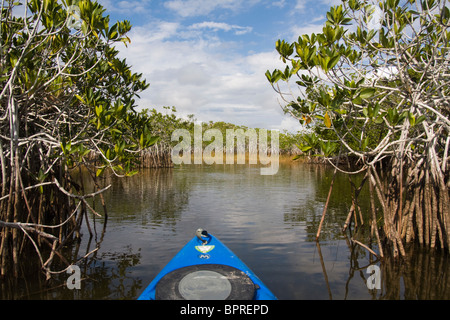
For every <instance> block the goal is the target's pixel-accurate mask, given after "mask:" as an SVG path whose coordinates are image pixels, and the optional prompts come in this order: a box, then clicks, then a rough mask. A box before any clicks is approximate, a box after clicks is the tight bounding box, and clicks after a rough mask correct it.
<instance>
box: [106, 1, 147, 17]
mask: <svg viewBox="0 0 450 320" xmlns="http://www.w3.org/2000/svg"><path fill="white" fill-rule="evenodd" d="M98 2H99V3H100V4H101V5H102V6H103V7H104V8H106V9H107V10H108V12H109V13H111V12H113V13H120V14H126V15H130V14H145V13H148V12H149V9H148V8H149V3H150V2H151V0H128V1H127V0H122V1H114V0H98Z"/></svg>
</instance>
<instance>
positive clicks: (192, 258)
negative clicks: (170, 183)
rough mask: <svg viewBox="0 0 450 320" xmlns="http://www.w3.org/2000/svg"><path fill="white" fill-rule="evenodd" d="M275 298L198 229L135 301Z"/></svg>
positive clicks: (243, 265)
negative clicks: (195, 234)
mask: <svg viewBox="0 0 450 320" xmlns="http://www.w3.org/2000/svg"><path fill="white" fill-rule="evenodd" d="M225 299H226V300H252V299H253V300H275V299H276V297H275V295H274V294H273V293H272V292H271V291H270V290H269V289H268V288H267V287H266V285H265V284H264V283H263V282H262V281H261V280H260V279H259V278H258V277H257V276H256V275H255V274H254V273H253V272H252V271H251V270H250V268H249V267H248V266H247V265H245V264H244V262H242V261H241V260H240V259H239V258H238V257H237V256H236V255H235V254H234V253H233V252H232V251H231V250H230V249H229V248H227V247H226V246H225V245H224V244H223V243H222V242H220V241H219V239H217V238H216V237H214V236H213V235H211V234H208V233H207V232H206V231H203V230H202V229H199V230H197V236H195V237H194V238H193V239H192V240H190V241H189V242H188V243H187V244H186V245H185V246H184V247H183V248H182V249H181V250H180V251H179V252H178V253H177V255H176V256H175V257H174V258H173V259H172V260H171V261H170V262H169V263H168V264H167V265H166V266H165V267H164V268H163V269H162V270H161V272H160V273H159V274H158V275H157V276H156V277H155V278H154V279H153V281H152V282H151V283H150V284H149V285H148V287H147V288H146V289H145V290H144V291H143V292H142V294H141V295H140V296H139V298H138V300H225Z"/></svg>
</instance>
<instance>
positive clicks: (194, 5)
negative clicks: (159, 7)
mask: <svg viewBox="0 0 450 320" xmlns="http://www.w3.org/2000/svg"><path fill="white" fill-rule="evenodd" d="M246 2H247V3H248V2H249V1H248V0H247V1H244V0H172V1H167V2H165V4H164V6H165V7H166V8H168V9H170V10H172V11H175V12H176V13H177V14H178V15H180V16H182V17H193V16H202V15H208V14H210V13H211V12H213V11H214V10H217V9H228V10H232V11H237V10H239V9H240V8H241V7H242V4H243V3H246ZM247 3H246V5H247Z"/></svg>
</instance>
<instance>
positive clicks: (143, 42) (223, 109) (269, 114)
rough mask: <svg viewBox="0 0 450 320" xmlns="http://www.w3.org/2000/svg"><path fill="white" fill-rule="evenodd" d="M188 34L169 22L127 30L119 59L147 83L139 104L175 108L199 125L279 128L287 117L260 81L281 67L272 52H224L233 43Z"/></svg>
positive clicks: (265, 84) (265, 81)
mask: <svg viewBox="0 0 450 320" xmlns="http://www.w3.org/2000/svg"><path fill="white" fill-rule="evenodd" d="M204 26H206V25H204ZM222 27H224V28H225V27H226V26H222ZM230 30H233V29H230ZM190 32H192V30H191V29H189V27H183V26H181V25H179V24H176V23H169V22H159V23H157V24H156V25H155V23H151V24H149V25H147V26H142V27H135V28H133V29H132V30H131V32H130V34H129V37H130V38H131V45H129V46H128V48H123V49H121V55H122V56H123V57H125V58H127V62H128V63H129V64H130V65H131V66H132V69H133V70H134V72H139V73H143V74H144V77H145V78H146V79H147V81H148V82H150V87H149V88H148V89H147V90H146V91H145V92H143V93H141V94H140V96H141V98H142V99H141V100H140V102H139V105H140V106H141V107H143V108H157V109H161V108H162V106H175V107H176V108H177V110H178V113H179V115H180V116H186V115H188V114H195V117H196V118H197V119H198V120H200V121H205V122H207V121H210V120H212V121H226V122H231V123H235V124H240V125H247V126H250V127H264V128H267V129H272V128H279V127H280V125H281V122H282V121H283V119H285V118H286V117H287V116H285V115H284V114H283V112H282V110H281V109H280V107H279V104H278V101H277V98H278V95H277V94H276V93H275V92H274V91H273V90H272V88H271V86H270V84H269V83H268V81H267V79H266V77H265V72H266V70H268V69H269V70H273V69H275V68H282V63H281V61H280V60H279V58H278V55H277V53H276V52H275V51H272V52H262V53H255V54H248V55H242V54H238V53H236V51H234V50H231V51H230V50H229V48H233V46H236V44H235V43H232V42H230V41H228V42H225V41H222V40H219V39H210V38H208V39H207V40H205V39H204V38H202V37H199V35H197V36H195V37H194V36H190V37H189V33H190ZM183 33H184V34H185V37H183V38H181V37H179V35H180V34H183ZM177 35H178V36H177Z"/></svg>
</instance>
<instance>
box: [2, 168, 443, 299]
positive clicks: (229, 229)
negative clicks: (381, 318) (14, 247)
mask: <svg viewBox="0 0 450 320" xmlns="http://www.w3.org/2000/svg"><path fill="white" fill-rule="evenodd" d="M259 169H260V168H259V167H258V166H250V165H222V166H219V165H216V166H206V165H203V166H201V165H190V166H182V167H176V168H172V169H163V170H144V171H142V172H141V173H140V174H138V175H136V176H133V177H130V178H126V179H115V178H112V177H111V178H108V179H105V181H103V182H102V183H103V184H111V185H112V186H111V188H110V189H109V190H108V191H107V192H106V193H105V194H104V196H105V200H106V203H107V204H108V220H107V224H106V229H103V227H104V226H105V224H104V220H102V219H99V218H95V221H94V217H93V216H92V217H91V220H90V221H91V225H92V229H95V230H96V233H95V237H93V238H89V232H88V230H87V229H85V230H83V238H82V241H81V243H79V244H78V245H77V246H74V247H72V248H68V249H67V257H68V260H70V261H75V260H77V259H78V258H80V257H82V256H84V255H85V254H86V253H87V252H89V251H91V250H93V249H95V248H96V247H98V248H99V249H98V250H97V251H96V252H95V253H94V254H93V255H91V256H90V257H89V258H88V259H87V260H85V261H83V262H82V263H80V264H79V265H80V267H81V271H82V278H83V281H82V288H81V290H69V289H67V287H66V286H65V280H66V279H67V277H68V275H67V274H60V275H59V277H55V279H53V280H52V282H50V283H47V282H45V279H42V278H40V277H37V276H36V275H30V277H29V278H27V279H21V280H20V281H19V282H18V283H13V281H11V280H10V279H9V280H8V279H3V280H0V285H1V291H0V298H2V299H28V298H32V299H136V298H137V297H138V296H139V294H140V293H141V292H142V290H143V289H144V287H145V286H146V285H147V284H148V283H149V282H150V281H151V280H152V279H153V277H154V276H155V275H156V274H157V273H158V272H159V271H160V270H161V268H162V267H164V265H165V264H166V263H167V262H168V261H169V260H170V259H171V258H172V257H173V256H174V255H175V254H176V253H177V252H178V250H179V249H180V248H181V247H182V246H183V245H184V244H185V243H186V242H187V241H188V240H189V239H190V238H191V237H192V236H193V232H194V230H196V229H197V228H198V227H203V228H205V229H207V230H208V231H210V232H211V233H214V234H215V235H216V236H218V237H219V238H220V239H221V240H222V241H223V242H224V243H226V245H227V246H228V247H230V248H231V249H232V250H233V251H234V252H235V253H236V254H237V255H238V256H239V257H240V258H242V259H243V260H244V262H245V263H246V264H247V265H249V267H250V268H251V269H253V271H255V273H256V274H257V275H258V276H259V277H260V278H261V279H262V280H263V281H264V282H265V283H266V284H267V285H268V286H269V287H270V288H271V290H272V291H273V292H274V293H275V294H276V295H277V296H278V297H279V298H280V299H450V292H449V287H450V263H449V258H448V256H446V255H439V254H430V253H427V252H421V251H415V254H414V255H413V256H412V259H411V260H410V262H409V263H405V264H403V265H400V266H394V264H393V263H392V262H391V261H390V260H389V259H387V260H386V262H385V263H380V262H379V261H376V259H375V257H373V256H372V255H371V254H370V253H369V252H368V251H367V250H365V249H363V248H361V247H360V246H358V245H355V244H354V243H353V242H352V241H351V240H350V239H351V237H353V238H354V239H358V240H360V241H361V242H364V243H366V244H370V230H368V229H369V228H360V229H358V232H357V233H356V234H352V235H350V234H348V233H347V234H343V233H342V231H341V228H342V226H343V224H344V222H345V219H346V216H347V213H348V211H349V209H350V204H351V188H350V184H349V183H348V178H347V177H345V176H337V178H336V181H335V187H334V190H333V194H332V198H331V200H330V203H329V208H328V211H327V216H326V219H325V223H324V226H323V229H322V233H321V236H320V242H319V243H316V241H315V234H316V231H317V226H318V224H319V221H320V217H321V214H322V210H323V206H324V203H325V200H326V197H327V193H328V187H329V184H330V180H331V178H332V171H330V170H329V169H328V168H326V167H323V166H316V165H314V166H310V165H304V164H301V163H283V162H281V163H280V169H279V171H278V174H277V175H274V176H261V175H260V174H259V173H260V170H259ZM352 179H355V180H357V179H359V177H355V178H352ZM86 183H87V182H86ZM91 188H93V186H91ZM88 190H89V189H88ZM364 192H365V191H364V190H363V194H364ZM363 199H364V198H363ZM97 205H99V204H97ZM359 205H360V206H361V209H362V211H363V212H367V208H368V203H365V202H364V200H363V201H361V203H359ZM364 219H367V222H368V221H369V220H368V218H366V217H364ZM372 245H373V244H372ZM27 263H28V264H29V262H28V261H24V264H27ZM371 264H376V265H377V266H380V268H381V269H380V270H381V279H382V282H381V284H382V285H381V289H378V290H369V289H368V288H367V285H366V282H367V279H368V278H369V276H370V275H369V274H368V273H367V267H368V266H369V265H371Z"/></svg>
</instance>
